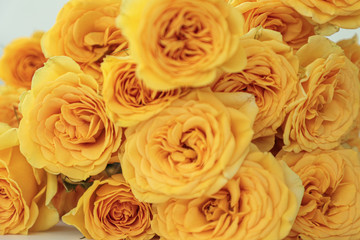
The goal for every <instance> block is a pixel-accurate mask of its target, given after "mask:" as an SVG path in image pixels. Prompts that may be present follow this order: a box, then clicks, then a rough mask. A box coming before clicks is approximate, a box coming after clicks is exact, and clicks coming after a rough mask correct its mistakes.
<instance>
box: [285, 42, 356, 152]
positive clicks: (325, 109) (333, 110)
mask: <svg viewBox="0 0 360 240" xmlns="http://www.w3.org/2000/svg"><path fill="white" fill-rule="evenodd" d="M296 54H297V56H298V57H299V60H300V66H301V67H302V69H303V72H302V73H301V77H300V82H301V88H302V90H301V91H300V92H299V95H298V98H297V100H296V107H295V108H293V109H292V110H291V111H290V112H289V114H288V116H287V120H286V123H285V124H284V134H283V138H284V144H285V146H284V149H285V150H286V151H295V152H299V151H301V150H306V151H311V150H314V149H316V148H320V149H332V148H334V147H337V146H338V145H339V144H340V142H341V140H342V138H343V137H344V136H345V135H346V133H347V132H348V131H349V130H351V127H352V125H353V123H354V120H355V119H356V117H357V114H358V110H359V94H360V91H359V89H360V88H359V80H358V69H357V67H356V66H355V65H354V64H353V63H351V62H350V60H348V59H347V58H346V57H345V55H344V53H343V51H342V49H341V48H340V47H339V46H337V45H336V44H335V43H333V42H331V41H330V40H328V39H326V38H325V37H322V36H313V37H311V38H310V39H309V43H308V44H306V45H304V46H303V47H302V48H300V49H299V50H298V51H297V53H296Z"/></svg>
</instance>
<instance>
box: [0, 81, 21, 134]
mask: <svg viewBox="0 0 360 240" xmlns="http://www.w3.org/2000/svg"><path fill="white" fill-rule="evenodd" d="M25 90H26V89H24V88H16V87H12V86H9V85H1V86H0V122H4V123H7V124H9V125H10V126H11V127H18V126H19V122H20V120H21V118H22V115H21V113H20V112H19V109H18V106H19V102H20V95H21V94H22V93H23V92H24V91H25Z"/></svg>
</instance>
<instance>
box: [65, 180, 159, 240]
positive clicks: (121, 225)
mask: <svg viewBox="0 0 360 240" xmlns="http://www.w3.org/2000/svg"><path fill="white" fill-rule="evenodd" d="M152 217H153V214H152V210H151V205H150V204H148V203H142V202H139V200H137V199H136V198H135V197H134V195H133V194H132V192H131V190H130V187H129V185H128V184H127V183H126V182H125V180H124V178H123V176H122V175H121V174H118V175H113V176H112V177H111V178H108V179H106V180H102V181H99V180H96V181H95V182H94V183H93V185H92V186H91V187H90V188H88V189H87V190H86V192H85V193H84V195H83V196H82V197H81V198H80V200H79V202H78V204H77V206H76V208H74V209H73V210H71V211H70V212H69V213H68V214H66V215H65V216H63V217H62V220H63V221H64V222H65V223H66V224H70V225H73V226H75V227H76V228H77V229H79V230H80V231H81V233H82V234H84V236H85V237H86V238H89V239H95V240H117V239H129V240H147V239H152V237H153V236H154V235H155V234H154V232H153V230H152V229H151V225H150V224H151V220H152Z"/></svg>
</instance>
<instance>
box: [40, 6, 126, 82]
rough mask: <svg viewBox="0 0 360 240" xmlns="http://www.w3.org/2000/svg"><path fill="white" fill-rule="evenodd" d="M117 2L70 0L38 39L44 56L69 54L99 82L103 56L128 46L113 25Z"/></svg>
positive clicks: (117, 8) (116, 13)
mask: <svg viewBox="0 0 360 240" xmlns="http://www.w3.org/2000/svg"><path fill="white" fill-rule="evenodd" d="M120 5H121V0H101V1H98V0H70V1H69V2H68V3H67V4H65V6H64V7H63V8H62V9H61V11H60V12H59V14H58V16H57V18H56V22H55V24H54V26H53V27H52V28H51V29H50V30H49V31H48V32H46V33H45V35H44V37H43V39H42V40H41V46H42V49H43V51H44V54H45V56H47V57H52V56H69V57H71V58H72V59H73V60H75V61H76V62H77V63H78V64H79V65H80V66H81V68H82V69H83V71H85V73H87V74H91V75H93V77H95V79H97V80H98V81H99V83H102V78H101V70H100V63H101V62H102V59H103V58H104V57H105V56H106V55H118V54H120V55H121V54H122V52H123V51H124V50H125V49H127V41H126V39H125V38H124V37H123V36H122V34H121V31H120V30H119V29H118V28H117V27H116V26H115V18H116V17H117V15H118V14H119V11H120Z"/></svg>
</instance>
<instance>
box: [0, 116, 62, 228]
mask: <svg viewBox="0 0 360 240" xmlns="http://www.w3.org/2000/svg"><path fill="white" fill-rule="evenodd" d="M46 179H47V177H46V173H45V172H44V171H41V170H40V171H38V170H35V169H33V168H32V167H31V165H30V164H29V163H28V162H27V161H26V159H25V157H24V156H23V155H22V154H21V153H20V150H19V141H18V137H17V130H16V129H15V128H11V127H9V126H8V125H7V124H5V123H0V235H4V234H28V232H29V231H43V230H47V229H49V228H50V227H52V226H54V225H55V224H56V223H57V222H58V221H59V215H58V213H57V211H56V210H55V209H53V208H51V207H50V206H46V205H45V202H46V199H45V197H46V187H47V186H46Z"/></svg>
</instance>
